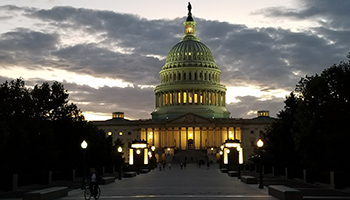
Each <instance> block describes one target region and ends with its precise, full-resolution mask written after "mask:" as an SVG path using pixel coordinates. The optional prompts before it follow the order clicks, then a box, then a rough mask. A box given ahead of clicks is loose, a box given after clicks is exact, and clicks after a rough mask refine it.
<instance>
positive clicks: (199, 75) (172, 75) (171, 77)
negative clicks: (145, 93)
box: [160, 69, 220, 83]
mask: <svg viewBox="0 0 350 200" xmlns="http://www.w3.org/2000/svg"><path fill="white" fill-rule="evenodd" d="M183 80H199V81H211V82H215V83H220V71H219V70H213V69H211V71H210V70H195V71H188V70H177V71H170V72H162V73H161V74H160V82H161V83H171V82H174V81H183Z"/></svg>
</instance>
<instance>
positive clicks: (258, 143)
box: [256, 139, 264, 148]
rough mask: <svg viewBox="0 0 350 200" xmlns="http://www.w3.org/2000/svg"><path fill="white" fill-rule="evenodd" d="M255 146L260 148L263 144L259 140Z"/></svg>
mask: <svg viewBox="0 0 350 200" xmlns="http://www.w3.org/2000/svg"><path fill="white" fill-rule="evenodd" d="M256 145H257V146H258V147H259V148H260V147H262V146H264V142H263V141H262V140H261V139H259V140H258V142H257V143H256Z"/></svg>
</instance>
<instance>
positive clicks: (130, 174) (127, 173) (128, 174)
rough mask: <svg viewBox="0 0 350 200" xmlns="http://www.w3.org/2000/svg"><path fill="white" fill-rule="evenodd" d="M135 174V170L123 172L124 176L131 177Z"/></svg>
mask: <svg viewBox="0 0 350 200" xmlns="http://www.w3.org/2000/svg"><path fill="white" fill-rule="evenodd" d="M136 175H137V174H136V172H125V173H124V178H132V177H135V176H136Z"/></svg>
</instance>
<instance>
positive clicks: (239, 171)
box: [236, 146, 242, 179]
mask: <svg viewBox="0 0 350 200" xmlns="http://www.w3.org/2000/svg"><path fill="white" fill-rule="evenodd" d="M236 149H237V151H238V176H237V178H238V179H241V162H240V158H239V154H240V152H241V150H242V148H241V146H238V147H237V148H236Z"/></svg>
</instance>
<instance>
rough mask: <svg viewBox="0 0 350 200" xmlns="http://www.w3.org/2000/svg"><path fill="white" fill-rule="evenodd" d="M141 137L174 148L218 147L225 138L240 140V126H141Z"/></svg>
mask: <svg viewBox="0 0 350 200" xmlns="http://www.w3.org/2000/svg"><path fill="white" fill-rule="evenodd" d="M141 139H143V140H146V141H147V143H148V145H149V146H155V147H156V148H168V147H170V148H174V149H182V150H186V149H197V150H198V149H206V148H211V147H220V146H221V144H222V143H224V142H225V140H227V139H238V140H241V128H240V127H196V126H193V127H164V128H142V129H141Z"/></svg>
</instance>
